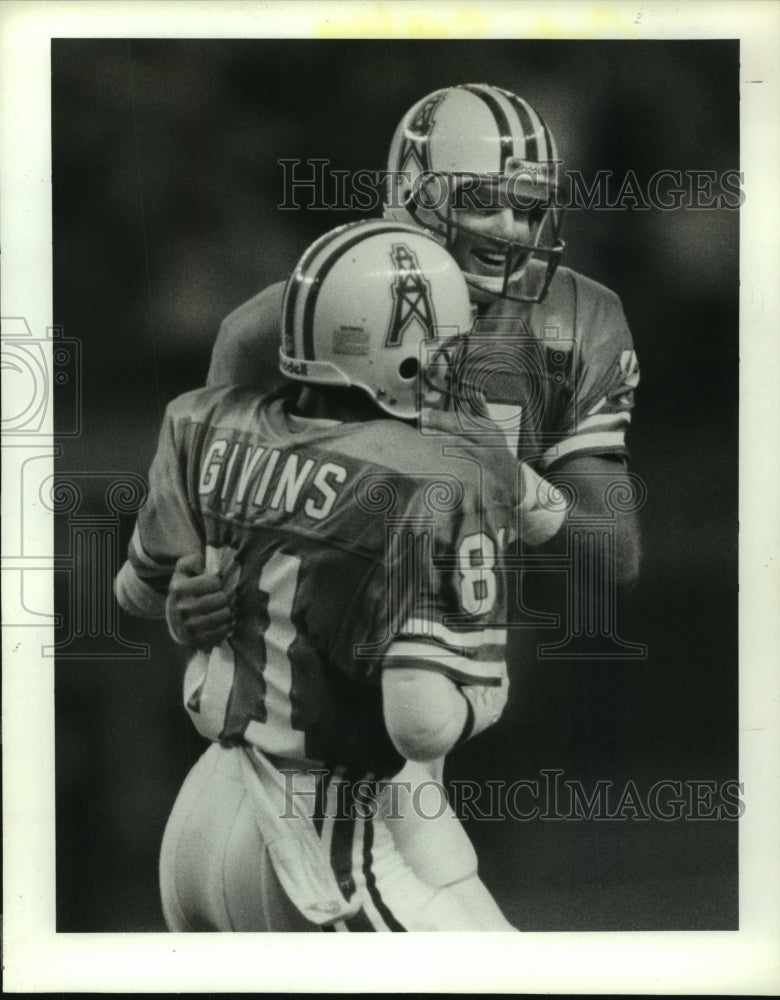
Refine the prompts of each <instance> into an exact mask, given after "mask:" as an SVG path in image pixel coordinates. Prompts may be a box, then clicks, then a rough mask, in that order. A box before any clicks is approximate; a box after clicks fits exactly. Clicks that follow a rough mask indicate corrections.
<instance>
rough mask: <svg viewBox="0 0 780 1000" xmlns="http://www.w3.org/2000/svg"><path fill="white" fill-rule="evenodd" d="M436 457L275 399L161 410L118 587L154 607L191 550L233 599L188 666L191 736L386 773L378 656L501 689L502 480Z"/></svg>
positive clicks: (219, 394) (399, 438)
mask: <svg viewBox="0 0 780 1000" xmlns="http://www.w3.org/2000/svg"><path fill="white" fill-rule="evenodd" d="M454 451H455V452H456V454H455V455H454V456H453V455H449V454H448V455H447V457H443V456H442V446H441V444H440V443H439V442H437V440H436V438H435V437H420V435H419V434H418V433H417V431H416V430H414V429H412V428H411V427H409V426H407V425H405V424H403V423H401V422H399V421H397V420H376V421H371V422H368V423H346V424H341V423H335V422H332V421H321V420H310V419H304V418H301V417H297V416H295V415H294V414H292V413H291V412H289V400H288V399H287V398H286V396H285V394H284V393H281V394H278V395H277V396H275V397H272V398H270V399H268V400H266V401H263V400H262V398H261V397H259V396H258V395H257V393H256V392H254V391H252V390H248V389H240V388H232V389H220V390H211V389H201V390H198V391H196V392H194V393H190V394H188V395H186V396H183V397H180V398H179V399H178V400H176V401H174V403H172V404H171V405H170V406H169V407H168V410H167V412H166V416H165V420H164V424H163V428H162V432H161V436H160V442H159V447H158V451H157V454H156V456H155V459H154V462H153V465H152V467H151V471H150V482H149V496H148V499H147V501H146V503H145V505H144V507H143V508H142V510H141V512H140V514H139V517H138V521H137V525H136V529H135V532H134V534H133V538H132V541H131V543H130V547H129V558H128V561H127V562H126V563H125V565H124V566H123V568H122V571H121V573H120V575H119V577H118V580H117V595H118V597H119V600H120V603H121V604H122V605H123V607H125V608H126V609H127V610H129V611H131V612H132V613H135V614H140V615H144V616H146V617H160V616H162V614H163V613H164V606H165V595H166V592H167V588H168V584H169V581H170V577H171V574H172V572H173V569H174V565H175V563H176V560H177V559H178V558H179V557H181V556H182V555H185V554H187V553H190V552H192V551H194V550H198V549H200V550H203V549H204V548H205V550H206V552H207V554H208V561H209V562H210V564H211V568H212V569H216V570H218V571H219V572H220V573H221V574H222V577H223V579H224V581H225V583H226V586H227V587H228V588H229V589H235V594H236V621H237V623H238V624H237V625H236V628H235V632H234V634H233V635H232V637H231V638H230V640H228V641H227V642H225V643H223V644H221V646H219V647H217V648H216V649H214V650H213V651H212V652H211V653H210V654H209V655H206V654H204V653H198V654H195V656H194V657H193V659H192V661H191V662H190V665H189V667H188V671H187V676H186V680H185V701H186V705H187V709H188V711H189V713H190V715H191V717H192V718H193V720H194V722H195V724H196V726H197V727H198V729H199V730H200V732H201V733H202V734H204V735H205V736H207V737H208V738H210V739H212V740H215V741H216V740H218V741H219V742H221V743H222V744H223V745H226V746H230V745H236V744H240V743H243V742H246V743H249V744H250V745H254V746H256V747H258V748H259V749H260V750H262V751H263V752H264V753H266V754H269V755H272V757H273V756H274V755H276V756H278V757H280V758H284V759H285V760H293V761H300V762H301V763H302V764H303V765H304V766H306V767H310V766H312V765H313V764H317V763H323V764H325V765H326V766H328V767H331V768H332V767H333V766H334V765H338V766H341V767H344V768H346V769H347V770H348V771H351V772H359V773H361V774H365V773H366V772H372V773H373V774H374V775H376V776H379V777H381V776H387V775H392V774H394V773H396V772H397V771H398V770H399V769H400V767H401V766H402V764H403V761H402V759H401V758H400V756H399V755H398V753H397V752H396V750H395V748H394V747H393V745H392V743H391V742H390V739H389V736H388V735H387V733H386V731H385V727H384V723H383V717H382V704H381V688H380V684H379V679H380V673H381V667H382V664H384V665H385V667H386V668H387V667H392V666H407V665H409V664H414V665H415V666H420V665H423V666H425V667H428V668H430V669H431V670H436V671H439V672H442V673H444V674H445V675H447V676H449V677H450V678H451V679H452V680H453V681H455V682H457V683H462V684H479V685H499V684H501V683H502V682H503V680H504V678H505V665H504V643H505V638H506V635H505V621H506V595H505V584H504V580H503V578H502V573H501V550H502V547H503V544H504V542H505V539H506V535H507V532H508V531H510V530H511V518H512V516H513V515H512V513H511V510H512V505H511V503H510V498H509V496H508V494H507V491H506V490H505V487H504V483H505V482H511V474H510V475H509V478H506V479H502V480H499V478H498V477H497V475H496V474H495V472H488V471H487V470H484V469H483V468H482V465H481V464H480V463H479V461H478V460H477V459H476V458H475V457H474V456H473V455H472V454H470V453H469V451H468V448H467V447H466V446H465V445H464V447H463V448H460V446H456V447H455V449H454Z"/></svg>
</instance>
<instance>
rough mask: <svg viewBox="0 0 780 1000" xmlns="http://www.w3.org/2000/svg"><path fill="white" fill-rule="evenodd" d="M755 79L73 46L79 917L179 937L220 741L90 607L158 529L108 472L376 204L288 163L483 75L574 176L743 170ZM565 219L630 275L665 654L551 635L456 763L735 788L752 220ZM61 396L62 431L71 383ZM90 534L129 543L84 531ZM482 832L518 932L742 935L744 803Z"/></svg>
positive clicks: (620, 65) (733, 74)
mask: <svg viewBox="0 0 780 1000" xmlns="http://www.w3.org/2000/svg"><path fill="white" fill-rule="evenodd" d="M738 70H739V49H738V43H736V42H729V41H696V42H688V41H686V42H668V41H664V42H545V41H485V42H482V41H455V42H450V41H447V42H445V41H393V40H383V41H289V40H274V41H268V40H263V41H233V40H231V41H201V40H198V41H190V40H135V39H134V40H130V41H122V40H94V39H89V40H78V39H68V40H55V41H54V42H53V43H52V160H53V164H52V169H53V193H54V205H53V237H54V276H53V277H54V318H55V322H56V323H57V324H58V325H60V326H61V327H62V329H63V336H64V337H65V338H70V339H72V340H77V341H78V342H79V343H80V349H81V371H80V382H79V384H78V403H79V405H80V419H81V423H80V433H79V434H78V435H76V436H70V437H64V438H62V440H61V454H60V458H59V459H58V465H57V471H58V473H59V474H60V476H61V477H63V478H64V479H68V478H69V477H70V478H71V479H74V478H75V479H76V480H77V481H78V483H79V488H80V490H81V496H82V500H81V504H80V506H79V507H78V510H76V509H75V508H74V507H73V506H72V505H71V506H70V507H67V503H66V507H67V509H68V510H70V514H63V515H62V516H61V517H60V519H59V523H58V528H57V531H58V535H57V545H58V546H59V548H58V552H60V554H65V555H67V556H68V558H66V559H65V561H64V564H67V567H70V568H69V569H68V571H67V572H66V571H63V572H58V573H57V574H55V576H56V600H57V602H58V611H59V612H60V614H61V615H62V623H61V628H60V629H59V631H58V636H57V639H58V643H59V644H60V655H59V657H58V661H57V667H56V725H57V733H56V761H57V920H58V929H59V930H61V931H139V930H162V929H164V925H163V922H162V916H161V913H160V907H159V902H158V896H157V855H158V849H159V842H160V838H161V835H162V829H163V826H164V823H165V820H166V818H167V815H168V812H169V810H170V807H171V805H172V802H173V799H174V798H175V795H176V793H177V791H178V788H179V786H180V784H181V781H182V780H183V778H184V776H185V774H186V772H187V770H188V769H189V767H190V766H191V764H192V763H193V761H194V760H195V758H196V757H197V755H198V754H199V753H200V752H201V750H202V748H203V744H202V743H201V741H200V740H199V738H198V737H197V735H196V734H195V733H194V730H192V728H191V727H190V724H189V722H188V720H187V719H186V716H185V713H184V710H183V708H181V706H180V695H179V683H180V675H181V657H180V654H179V651H178V650H177V649H176V648H175V647H174V645H173V643H172V642H171V641H170V640H169V638H168V635H167V631H166V629H165V626H164V625H163V626H160V625H151V626H150V625H148V624H147V623H137V622H132V621H129V620H128V619H126V618H122V619H120V620H119V623H118V628H119V631H120V632H121V638H120V637H118V636H117V634H116V633H115V634H114V636H113V639H110V640H104V639H102V638H101V635H100V633H101V627H100V625H99V623H98V624H96V625H95V627H94V628H90V627H89V622H87V624H86V626H85V625H84V623H83V622H82V623H81V625H80V626H79V627H76V626H74V619H75V617H77V614H76V612H77V611H78V609H77V608H76V605H77V603H78V599H77V596H74V592H75V591H76V590H78V588H79V587H81V588H82V590H83V591H85V592H86V591H88V590H89V588H90V587H93V588H96V589H97V590H100V589H101V588H103V590H104V591H105V586H106V582H105V580H101V579H98V580H97V581H95V579H94V577H95V574H96V573H97V575H98V576H100V573H101V572H102V575H103V576H106V574H109V573H111V572H114V571H115V569H116V563H117V561H118V560H120V559H121V558H122V557H123V553H124V550H125V547H126V544H127V541H128V538H129V534H130V532H131V530H132V524H133V516H132V503H131V502H127V503H125V505H124V508H123V507H122V504H119V513H117V508H116V505H115V506H112V507H111V508H110V510H107V508H106V504H105V485H106V482H107V481H108V482H110V481H111V479H112V477H113V478H115V479H117V478H121V475H122V474H127V473H134V474H136V475H138V476H142V477H143V476H145V475H146V472H147V470H148V466H149V463H150V461H151V458H152V455H153V453H154V449H155V445H156V437H157V432H158V429H159V424H160V420H161V417H162V414H163V410H164V407H165V405H166V403H167V402H168V401H169V400H170V399H172V398H173V397H174V396H176V395H177V394H179V393H180V392H182V391H184V390H187V389H190V388H193V387H195V386H198V385H200V384H202V383H203V381H204V379H205V374H206V370H207V366H208V359H209V353H210V349H211V345H212V343H213V340H214V337H215V334H216V331H217V328H218V325H219V322H220V320H221V319H222V317H223V316H224V315H226V314H227V313H228V312H229V311H230V310H231V309H232V308H234V307H235V306H236V305H238V304H239V303H241V302H242V301H243V300H245V299H246V298H248V297H249V296H250V295H252V294H253V293H254V292H255V291H257V290H259V289H260V288H262V287H263V286H265V285H266V284H268V283H270V282H272V281H276V280H279V279H282V278H284V277H285V276H286V275H287V273H288V272H289V271H290V270H291V268H292V266H293V264H294V263H295V261H296V259H297V258H298V256H299V255H300V253H301V252H302V251H303V249H304V248H305V247H306V245H307V244H308V243H309V242H310V241H311V240H312V239H314V238H315V237H316V236H318V235H319V234H320V233H322V232H324V231H325V230H326V229H328V228H330V227H331V226H333V225H336V224H337V223H340V222H347V221H350V220H351V219H353V218H359V217H362V216H361V215H360V213H356V212H338V213H334V212H322V211H314V210H301V211H285V212H282V211H279V210H278V209H277V205H278V204H279V202H281V200H282V195H283V192H282V171H281V168H280V166H279V165H278V160H279V159H281V158H287V159H294V158H297V159H301V160H305V159H307V158H312V157H320V158H324V159H327V160H329V161H330V164H331V168H332V169H334V170H335V169H343V170H350V171H352V170H355V169H359V168H365V169H370V170H381V169H383V168H384V166H385V157H386V153H387V148H388V145H389V141H390V138H391V136H392V133H393V130H394V128H395V126H396V124H397V122H398V120H399V118H400V117H401V115H402V114H403V112H404V111H405V110H406V109H407V108H408V107H409V106H410V105H411V104H412V103H414V102H415V101H416V100H418V99H419V98H420V97H421V96H423V95H424V94H426V93H428V92H429V91H431V90H433V89H435V88H437V87H441V86H446V85H449V84H454V83H463V82H490V83H494V84H497V85H499V86H503V87H506V88H509V89H510V90H513V91H515V92H516V93H519V94H520V95H522V96H523V97H525V98H526V99H527V100H529V101H530V102H531V103H532V104H533V105H534V106H535V107H537V108H538V109H539V110H540V112H541V113H542V114H543V116H544V117H545V119H546V121H547V123H548V125H549V126H550V128H551V129H552V131H553V133H554V134H555V136H556V138H557V141H558V146H559V153H560V154H561V155H562V157H563V159H564V161H565V163H564V166H565V168H568V169H577V170H580V171H582V173H583V174H584V176H585V178H586V179H588V180H591V179H592V178H593V177H594V176H595V173H596V171H597V170H610V171H613V172H614V175H615V176H616V177H617V178H618V179H622V178H623V177H624V175H625V174H626V172H627V171H628V170H633V171H634V172H635V174H636V176H637V178H638V180H639V182H640V184H641V185H642V186H643V188H644V186H645V185H646V183H647V180H648V179H649V177H650V176H651V175H652V174H653V173H654V172H655V171H658V170H661V169H669V170H680V171H691V170H707V171H714V172H715V173H716V174H717V175H720V174H722V173H723V172H724V171H726V170H731V169H738V167H739V80H738ZM564 229H565V232H564V235H565V236H566V239H567V244H568V245H567V250H566V253H565V258H564V263H566V264H567V265H568V266H570V267H573V268H575V269H577V270H581V271H583V272H584V273H586V274H587V275H589V276H590V277H592V278H595V279H596V280H598V281H601V282H603V283H604V284H606V285H608V286H609V287H611V288H613V289H614V290H615V291H617V292H618V294H619V295H620V296H621V298H622V300H623V304H624V307H625V311H626V314H627V316H628V319H629V323H630V325H631V328H632V331H633V334H634V339H635V342H636V347H637V351H638V353H639V358H640V363H641V367H642V382H641V385H640V389H639V392H638V400H637V410H636V412H635V417H634V423H633V428H632V430H631V434H630V438H629V444H630V450H631V469H632V471H633V472H635V473H636V474H638V475H640V476H641V477H642V479H643V481H644V483H645V485H646V489H647V499H646V502H645V504H644V507H643V509H642V511H641V518H642V527H643V535H644V565H643V572H642V579H641V582H640V584H639V586H638V588H637V590H636V591H635V592H634V594H633V595H632V597H631V600H630V601H629V602H627V603H626V604H625V605H624V606H623V605H621V608H620V619H619V623H618V626H619V630H620V633H621V636H622V637H623V638H625V639H627V640H630V641H634V642H640V643H645V644H646V645H647V649H648V656H647V658H646V659H641V660H633V659H627V660H612V661H609V662H598V661H594V660H582V661H579V660H578V661H562V660H545V661H543V660H541V659H539V658H538V657H537V656H536V655H535V650H536V648H537V646H538V644H539V643H541V642H545V643H546V642H554V641H555V640H556V639H557V638H560V634H559V633H557V632H556V630H555V629H554V628H553V629H549V628H548V629H537V630H531V631H529V633H528V635H527V637H526V645H527V650H526V652H525V653H524V654H523V660H524V662H523V663H522V664H519V665H517V666H519V667H520V668H521V670H520V671H519V672H518V673H517V674H516V676H517V678H518V679H517V681H516V682H515V683H514V685H513V691H512V699H511V701H510V706H509V710H508V712H507V713H506V715H505V716H504V718H503V720H502V722H501V723H500V725H499V726H498V727H496V729H495V730H494V731H491V732H489V733H487V734H485V736H484V737H483V738H481V739H480V740H478V741H475V742H474V743H473V744H469V745H467V747H466V748H465V749H464V750H462V751H460V752H459V753H458V754H457V756H456V757H455V758H454V759H453V761H452V763H451V767H450V778H451V779H453V780H461V779H467V780H472V779H474V780H477V779H479V780H484V779H486V778H491V779H496V780H507V781H511V780H514V779H516V778H526V779H529V780H539V779H540V772H541V771H542V770H548V769H559V770H561V771H562V772H564V773H563V777H564V778H572V779H575V778H576V779H580V780H582V781H583V783H584V785H585V786H586V788H588V789H590V790H592V789H593V787H594V786H595V783H596V782H597V781H599V780H614V781H615V783H616V785H615V787H616V788H618V789H621V788H623V787H624V786H625V782H626V781H628V780H631V781H633V782H635V784H636V787H637V788H638V790H639V792H640V793H641V794H645V793H646V792H647V790H648V789H649V788H650V787H651V786H652V784H653V783H654V782H656V781H658V780H661V779H669V780H679V781H686V780H708V781H712V782H722V781H724V780H727V779H733V778H736V777H737V776H738V759H737V745H738V744H737V708H738V706H737V688H738V685H737V416H738V381H737V365H738V278H739V272H738V261H739V247H738V213H737V212H735V211H729V210H720V211H713V210H710V211H703V210H698V211H697V210H691V209H687V210H686V209H680V210H676V211H665V212H664V211H660V210H658V209H655V208H653V209H650V210H649V211H625V210H624V211H595V210H592V211H571V212H570V213H569V214H568V216H567V219H566V222H565V227H564ZM57 393H58V395H57V397H56V400H55V402H56V405H57V407H58V409H57V410H56V411H55V412H56V414H57V416H56V417H55V419H57V420H58V428H59V429H60V430H62V429H64V423H63V422H65V423H68V424H69V425H70V424H72V411H73V409H74V407H75V406H76V402H75V401H74V396H73V380H71V381H70V382H69V384H68V387H67V392H66V390H65V389H64V388H62V387H60V388H58V389H57ZM101 473H102V474H103V475H101ZM125 508H126V509H125ZM63 509H64V508H63ZM123 511H124V513H123ZM107 515H108V516H107ZM74 525H75V528H79V526H81V528H83V527H84V526H86V527H88V528H90V531H92V536H91V537H92V538H93V542H92V543H90V544H95V545H98V546H99V545H101V544H103V543H101V542H99V541H95V539H99V538H102V539H103V540H104V543H105V546H106V547H105V549H103V550H101V551H100V552H98V553H97V554H96V553H95V552H93V551H92V550H90V549H89V548H88V547H87V548H86V549H84V550H83V552H82V551H81V550H79V549H78V547H77V546H76V543H75V541H74V539H75V537H76V534H78V532H77V531H76V530H75V528H74ZM79 530H80V528H79ZM82 534H83V532H82ZM79 544H81V543H79ZM90 553H91V554H90ZM64 564H63V565H64ZM67 567H66V568H67ZM74 567H75V568H74ZM79 572H82V573H83V576H82V577H79V575H78V574H79ZM79 580H80V581H81V582H79ZM104 596H105V595H104ZM97 603H99V601H98V602H97ZM78 613H81V612H78ZM105 614H106V615H107V618H106V621H107V622H108V624H109V626H110V627H109V629H108V631H111V629H112V628H113V627H114V625H113V621H114V620H113V617H112V616H113V614H114V611H113V610H112V609H111V608H110V607H109V608H108V610H106V611H105ZM103 631H105V629H103ZM122 643H125V645H124V646H123V645H122ZM127 643H135V644H137V645H136V646H129V645H126V644H127ZM144 644H145V645H147V646H148V647H149V654H148V655H146V654H144V650H143V648H140V649H139V648H138V647H139V645H140V646H141V647H143V645H144ZM524 801H527V800H524ZM718 801H719V800H718ZM628 815H630V812H629V813H628ZM467 825H468V829H469V834H470V836H471V837H472V839H473V840H474V842H475V844H476V846H477V848H478V851H479V854H480V859H481V871H482V874H483V877H484V879H485V881H486V882H487V883H488V885H489V886H490V888H491V889H492V890H493V892H494V893H495V895H496V897H497V898H498V900H499V902H500V903H501V905H502V906H503V907H504V909H505V911H506V913H507V915H508V917H509V918H510V919H512V920H514V921H515V922H516V923H517V924H518V925H519V926H520V927H521V928H522V929H526V930H650V929H661V930H663V929H667V930H680V929H691V930H696V929H729V928H736V926H737V920H738V913H737V903H738V898H737V824H736V823H734V822H729V821H719V822H716V821H712V820H710V821H707V820H690V821H687V822H686V821H682V820H679V821H670V822H663V821H661V820H657V819H652V818H651V819H649V820H643V819H626V820H623V821H617V820H612V821H597V820H582V821H569V822H563V821H556V820H547V821H541V820H537V821H531V822H519V821H517V820H507V821H506V822H503V823H490V822H478V821H475V820H473V821H469V822H468V823H467Z"/></svg>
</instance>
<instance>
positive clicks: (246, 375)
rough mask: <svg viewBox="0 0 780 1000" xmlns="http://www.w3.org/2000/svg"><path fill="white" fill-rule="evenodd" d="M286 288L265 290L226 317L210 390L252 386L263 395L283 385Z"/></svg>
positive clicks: (212, 366) (213, 357)
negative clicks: (281, 348)
mask: <svg viewBox="0 0 780 1000" xmlns="http://www.w3.org/2000/svg"><path fill="white" fill-rule="evenodd" d="M283 295H284V285H283V284H282V283H281V282H280V283H278V284H275V285H270V286H269V287H268V288H265V289H263V291H262V292H259V293H258V294H257V295H255V296H254V297H253V298H251V299H249V301H247V302H245V303H244V304H243V305H241V306H239V307H238V308H237V309H235V310H234V311H233V312H232V313H230V314H229V315H228V316H226V317H225V319H224V320H223V321H222V324H221V326H220V328H219V333H218V334H217V339H216V342H215V344H214V349H213V351H212V354H211V364H210V366H209V373H208V376H207V378H206V384H207V385H208V386H220V385H251V386H253V387H254V388H256V389H260V390H262V391H263V392H264V393H268V392H273V391H275V390H276V389H278V388H279V386H280V385H282V384H283V383H284V378H283V376H282V374H281V373H280V371H279V346H280V344H281V313H282V297H283Z"/></svg>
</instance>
